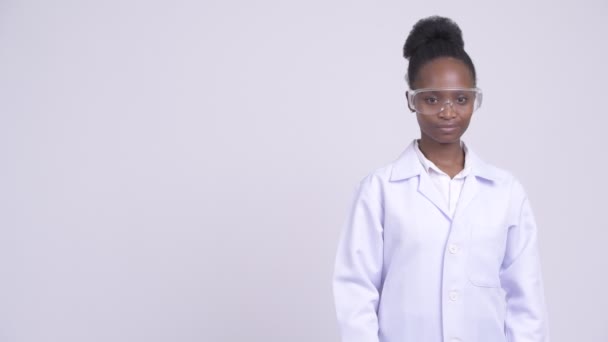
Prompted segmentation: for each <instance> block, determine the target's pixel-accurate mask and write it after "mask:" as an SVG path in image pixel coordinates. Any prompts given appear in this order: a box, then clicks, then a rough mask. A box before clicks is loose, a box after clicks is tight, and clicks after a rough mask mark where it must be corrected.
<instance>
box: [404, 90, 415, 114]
mask: <svg viewBox="0 0 608 342" xmlns="http://www.w3.org/2000/svg"><path fill="white" fill-rule="evenodd" d="M405 103H407V108H409V110H410V112H412V113H413V112H415V110H414V108H412V106H410V97H409V91H407V90H406V91H405Z"/></svg>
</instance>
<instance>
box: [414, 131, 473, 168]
mask: <svg viewBox="0 0 608 342" xmlns="http://www.w3.org/2000/svg"><path fill="white" fill-rule="evenodd" d="M418 146H419V147H420V151H422V154H424V156H425V157H426V158H427V159H428V160H430V161H432V162H433V163H434V164H435V165H437V167H438V168H439V169H441V170H442V171H443V172H445V173H447V174H448V175H449V176H450V177H454V176H455V175H457V174H458V173H459V172H460V171H462V169H464V159H465V158H464V150H463V149H462V146H461V144H460V140H458V141H456V142H452V143H439V142H437V141H434V140H432V139H429V138H428V137H425V136H424V135H423V136H422V137H421V138H420V140H418Z"/></svg>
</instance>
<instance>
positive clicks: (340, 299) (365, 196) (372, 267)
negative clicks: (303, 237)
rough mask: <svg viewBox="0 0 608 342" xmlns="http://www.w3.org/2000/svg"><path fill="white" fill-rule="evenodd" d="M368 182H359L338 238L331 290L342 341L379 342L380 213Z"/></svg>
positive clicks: (378, 203)
mask: <svg viewBox="0 0 608 342" xmlns="http://www.w3.org/2000/svg"><path fill="white" fill-rule="evenodd" d="M370 188H371V186H370V185H369V183H364V184H360V185H359V187H358V189H357V191H355V198H354V201H353V204H352V207H351V210H350V213H349V216H348V218H347V220H346V221H347V222H346V225H345V226H344V228H343V231H342V235H341V237H340V241H339V245H338V251H337V255H336V261H335V268H334V277H333V290H334V299H335V306H336V314H337V318H338V324H339V326H340V333H341V336H342V342H378V341H379V338H378V314H377V312H378V301H379V297H380V287H381V277H382V263H383V228H382V225H383V216H382V206H381V202H380V200H379V198H378V196H375V195H373V194H372V193H371V189H370Z"/></svg>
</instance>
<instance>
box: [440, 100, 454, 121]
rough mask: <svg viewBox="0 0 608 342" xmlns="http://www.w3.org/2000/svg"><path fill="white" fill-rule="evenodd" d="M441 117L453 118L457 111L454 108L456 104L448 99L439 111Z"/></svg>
mask: <svg viewBox="0 0 608 342" xmlns="http://www.w3.org/2000/svg"><path fill="white" fill-rule="evenodd" d="M439 117H441V118H445V119H451V118H454V117H456V111H455V110H454V104H453V103H452V101H450V100H447V101H445V103H444V104H443V107H441V111H440V112H439Z"/></svg>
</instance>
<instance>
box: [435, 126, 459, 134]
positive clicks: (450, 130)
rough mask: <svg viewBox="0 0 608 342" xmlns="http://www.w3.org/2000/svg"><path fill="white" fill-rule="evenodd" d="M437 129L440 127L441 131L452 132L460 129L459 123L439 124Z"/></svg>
mask: <svg viewBox="0 0 608 342" xmlns="http://www.w3.org/2000/svg"><path fill="white" fill-rule="evenodd" d="M437 129H439V130H440V131H441V132H445V133H452V132H454V131H456V130H458V125H440V126H437Z"/></svg>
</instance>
